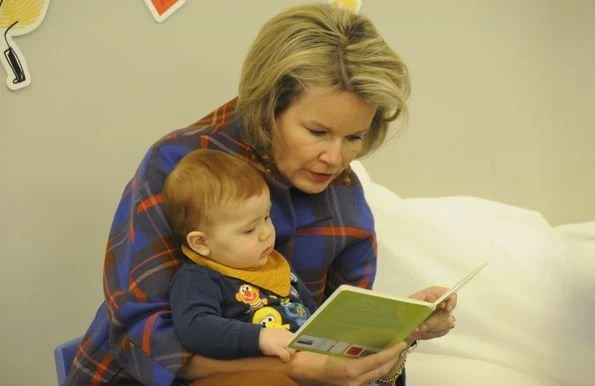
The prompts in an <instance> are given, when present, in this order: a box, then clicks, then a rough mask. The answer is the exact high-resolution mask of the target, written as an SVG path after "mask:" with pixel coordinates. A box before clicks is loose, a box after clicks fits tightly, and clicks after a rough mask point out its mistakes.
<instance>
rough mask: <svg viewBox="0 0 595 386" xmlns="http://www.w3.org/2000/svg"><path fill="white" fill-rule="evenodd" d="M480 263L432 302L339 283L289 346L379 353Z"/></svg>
mask: <svg viewBox="0 0 595 386" xmlns="http://www.w3.org/2000/svg"><path fill="white" fill-rule="evenodd" d="M486 265H487V263H484V264H482V265H480V266H479V267H477V268H475V269H474V270H473V271H472V272H470V273H469V274H468V275H467V276H465V277H464V278H463V279H462V280H461V281H459V282H458V283H457V284H456V285H454V286H453V287H452V288H451V289H450V290H449V291H447V292H446V293H445V294H444V295H442V296H441V297H440V298H439V299H437V300H436V301H435V302H433V303H429V302H424V301H420V300H415V299H410V298H401V297H397V296H393V295H387V294H383V293H379V292H377V291H373V290H368V289H363V288H359V287H353V286H349V285H341V286H340V287H339V288H337V290H336V291H335V292H333V294H332V295H331V296H330V297H329V298H328V299H327V300H326V301H325V302H324V303H323V304H322V305H321V306H320V307H319V308H318V310H316V312H314V314H312V316H311V317H310V318H309V319H308V320H307V321H306V323H304V325H302V327H301V328H300V329H299V330H298V331H296V333H295V334H294V337H293V339H292V340H291V341H290V342H289V347H291V348H293V349H296V350H305V351H313V352H318V353H323V354H328V355H336V356H343V357H349V358H356V357H362V356H366V355H370V354H372V353H375V352H378V351H382V350H383V349H386V348H388V347H390V346H392V345H394V344H397V343H399V342H401V341H403V340H404V339H405V338H406V337H408V336H409V335H410V334H411V333H412V332H413V330H415V328H416V327H417V326H419V325H420V324H421V323H422V322H423V321H424V320H426V319H427V318H428V316H430V315H431V314H432V312H434V310H436V308H437V307H438V305H439V304H440V303H441V302H443V301H444V300H445V299H446V298H447V297H448V296H449V295H450V294H452V293H454V292H456V291H457V290H459V289H460V288H461V287H463V286H464V285H465V284H466V283H467V282H468V281H469V280H471V279H472V278H473V277H474V276H475V275H477V274H478V273H479V271H481V270H482V269H483V268H485V266H486Z"/></svg>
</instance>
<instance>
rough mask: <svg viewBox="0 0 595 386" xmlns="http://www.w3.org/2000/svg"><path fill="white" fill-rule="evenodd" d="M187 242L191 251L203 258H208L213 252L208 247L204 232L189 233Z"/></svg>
mask: <svg viewBox="0 0 595 386" xmlns="http://www.w3.org/2000/svg"><path fill="white" fill-rule="evenodd" d="M186 242H187V243H188V246H189V247H190V249H192V250H193V251H194V252H196V253H198V254H199V255H201V256H205V257H207V256H209V253H211V250H210V249H209V246H208V245H207V239H206V236H205V234H204V233H203V232H200V231H192V232H190V233H188V236H186Z"/></svg>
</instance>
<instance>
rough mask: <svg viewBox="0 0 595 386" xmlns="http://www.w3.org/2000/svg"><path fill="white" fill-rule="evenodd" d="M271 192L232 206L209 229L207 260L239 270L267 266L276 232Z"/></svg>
mask: <svg viewBox="0 0 595 386" xmlns="http://www.w3.org/2000/svg"><path fill="white" fill-rule="evenodd" d="M270 210H271V199H270V194H269V191H268V189H267V190H266V191H265V192H263V193H262V194H261V195H258V196H253V197H250V198H249V199H247V200H245V201H243V202H241V203H239V204H237V205H231V206H230V208H227V210H220V211H217V212H218V213H220V214H221V216H220V217H219V218H216V219H214V221H213V222H212V224H211V225H209V227H208V230H207V232H205V235H206V242H207V246H208V247H209V250H210V253H209V256H208V258H209V259H211V260H213V261H216V262H218V263H221V264H224V265H227V266H229V267H232V268H238V269H256V268H259V267H261V266H263V265H265V264H266V263H267V261H268V257H269V255H270V254H271V252H272V251H273V248H274V247H275V228H274V227H273V223H272V222H271V218H270V216H269V214H270Z"/></svg>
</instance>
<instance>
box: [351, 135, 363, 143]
mask: <svg viewBox="0 0 595 386" xmlns="http://www.w3.org/2000/svg"><path fill="white" fill-rule="evenodd" d="M365 136H366V135H365V134H354V135H348V136H347V140H348V141H349V142H355V141H361V140H362V139H364V137H365Z"/></svg>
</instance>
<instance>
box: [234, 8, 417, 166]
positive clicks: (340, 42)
mask: <svg viewBox="0 0 595 386" xmlns="http://www.w3.org/2000/svg"><path fill="white" fill-rule="evenodd" d="M309 85H316V86H322V87H329V88H332V89H336V90H341V91H350V92H354V93H356V94H357V95H359V96H360V97H362V98H363V99H364V100H366V101H368V102H371V103H373V104H375V105H376V106H378V107H377V111H376V114H375V116H374V119H373V120H372V125H371V127H370V131H369V133H368V134H367V135H366V137H365V139H364V142H363V146H362V150H361V152H360V154H359V155H360V156H362V155H365V154H367V153H369V152H371V151H373V150H375V149H376V148H378V147H379V146H380V145H381V144H382V143H383V142H384V140H385V138H386V135H387V132H388V125H389V123H390V122H391V121H393V120H395V119H397V118H399V117H404V118H406V117H407V105H406V99H407V97H408V96H409V91H410V85H409V75H408V71H407V67H406V66H405V64H404V63H403V61H402V60H401V58H400V57H399V56H398V55H397V54H396V53H395V52H394V51H393V50H392V49H391V48H390V47H389V46H388V44H387V43H386V42H385V41H384V39H383V38H382V37H381V36H380V35H379V34H378V32H377V31H376V28H375V27H374V25H373V24H372V23H371V22H370V20H369V19H367V18H366V17H364V16H361V15H356V14H354V13H352V12H351V11H349V10H347V9H343V8H339V7H337V6H335V5H331V4H317V5H307V6H298V7H294V8H290V9H288V10H286V11H284V12H282V13H280V14H278V15H277V16H275V17H273V18H272V19H270V20H269V21H268V22H267V23H266V24H265V25H264V26H263V27H262V29H261V30H260V32H259V34H258V36H257V37H256V40H255V41H254V43H253V44H252V47H251V48H250V50H249V52H248V54H247V56H246V59H245V61H244V65H243V68H242V75H241V79H240V87H239V94H238V106H237V112H238V115H239V119H240V122H241V124H242V127H244V128H245V129H246V130H245V133H244V134H245V139H246V140H247V141H248V142H249V143H250V144H251V145H252V146H254V147H255V148H257V149H260V150H265V151H266V150H268V149H269V147H270V138H271V129H272V127H273V124H274V119H275V118H276V117H277V116H278V115H279V114H280V113H282V112H283V111H285V109H287V108H288V107H289V105H290V104H291V103H292V102H293V101H294V100H295V99H296V98H297V97H299V95H300V93H301V91H302V90H304V89H305V88H306V87H307V86H309Z"/></svg>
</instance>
